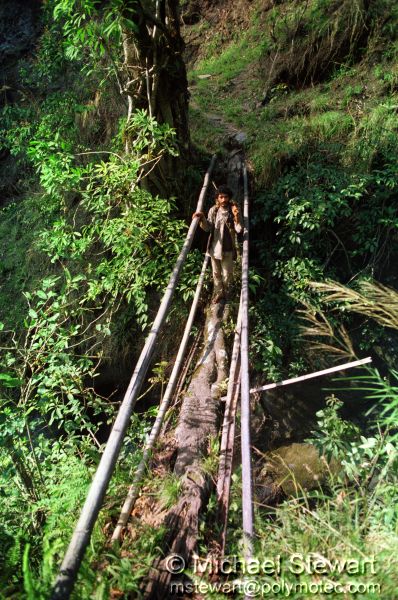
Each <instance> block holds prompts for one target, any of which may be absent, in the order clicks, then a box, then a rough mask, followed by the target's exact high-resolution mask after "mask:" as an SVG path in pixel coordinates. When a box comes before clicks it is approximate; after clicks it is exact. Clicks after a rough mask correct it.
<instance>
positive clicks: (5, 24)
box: [0, 0, 42, 105]
mask: <svg viewBox="0 0 398 600" xmlns="http://www.w3.org/2000/svg"><path fill="white" fill-rule="evenodd" d="M41 7H42V2H41V1H40V0H37V1H34V0H3V2H2V3H1V4H0V64H1V65H2V69H1V72H0V91H1V94H0V105H4V104H5V103H10V102H13V101H15V99H16V96H17V90H16V88H17V86H18V70H19V67H18V60H19V59H20V58H21V57H22V56H24V55H26V54H28V53H29V52H31V51H32V49H33V47H34V45H35V42H36V39H37V36H38V34H39V32H40V27H41V23H40V14H41Z"/></svg>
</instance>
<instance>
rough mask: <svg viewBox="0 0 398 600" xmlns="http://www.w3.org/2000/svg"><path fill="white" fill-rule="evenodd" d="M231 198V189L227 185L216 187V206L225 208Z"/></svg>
mask: <svg viewBox="0 0 398 600" xmlns="http://www.w3.org/2000/svg"><path fill="white" fill-rule="evenodd" d="M231 200H232V190H231V189H230V188H229V187H228V186H227V185H220V187H219V188H217V194H216V202H217V204H218V206H222V207H224V208H226V207H227V206H228V204H229V203H230V202H231Z"/></svg>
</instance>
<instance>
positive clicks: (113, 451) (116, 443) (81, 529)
mask: <svg viewBox="0 0 398 600" xmlns="http://www.w3.org/2000/svg"><path fill="white" fill-rule="evenodd" d="M215 160H216V157H215V155H214V156H213V157H212V160H211V163H210V166H209V168H208V170H207V173H206V176H205V179H204V183H203V187H202V190H201V192H200V196H199V200H198V205H197V208H196V212H201V211H202V210H203V205H204V200H205V196H206V192H207V188H208V185H209V181H210V176H211V172H212V170H213V167H214V163H215ZM198 220H199V219H198V217H195V219H193V220H192V223H191V225H190V227H189V230H188V233H187V236H186V238H185V242H184V245H183V247H182V249H181V252H180V255H179V257H178V259H177V262H176V264H175V266H174V269H173V272H172V274H171V277H170V280H169V284H168V286H167V288H166V291H165V293H164V295H163V298H162V302H161V304H160V306H159V310H158V313H157V315H156V318H155V321H154V322H153V325H152V329H151V331H150V333H149V335H148V337H147V340H146V342H145V346H144V348H143V349H142V352H141V355H140V357H139V359H138V362H137V365H136V367H135V370H134V372H133V375H132V378H131V380H130V384H129V386H128V388H127V391H126V394H125V396H124V398H123V402H122V404H121V406H120V409H119V412H118V415H117V417H116V420H115V423H114V425H113V428H112V431H111V433H110V435H109V438H108V442H107V444H106V446H105V450H104V453H103V455H102V457H101V461H100V463H99V465H98V468H97V471H96V473H95V475H94V478H93V481H92V483H91V487H90V490H89V492H88V495H87V498H86V501H85V503H84V506H83V509H82V511H81V513H80V517H79V520H78V523H77V525H76V527H75V530H74V532H73V535H72V539H71V541H70V544H69V547H68V549H67V551H66V554H65V557H64V560H63V561H62V565H61V568H60V571H59V573H58V576H57V579H56V581H55V585H54V588H53V592H52V596H51V598H52V600H67V599H68V598H69V597H70V594H71V592H72V590H73V586H74V584H75V580H76V577H77V573H78V570H79V567H80V564H81V561H82V560H83V556H84V552H85V550H86V547H87V545H88V543H89V541H90V537H91V533H92V530H93V527H94V524H95V522H96V520H97V517H98V513H99V511H100V509H101V505H102V502H103V499H104V497H105V493H106V490H107V487H108V484H109V481H110V478H111V476H112V473H113V471H114V468H115V465H116V461H117V458H118V456H119V452H120V448H121V445H122V441H123V438H124V436H125V433H126V430H127V427H128V424H129V421H130V416H131V413H132V411H133V408H134V406H135V402H136V400H137V397H138V394H139V391H140V388H141V385H142V383H143V380H144V377H145V375H146V372H147V370H148V367H149V364H150V361H151V358H152V355H153V352H154V349H155V343H156V340H157V336H158V334H159V331H160V328H161V326H162V325H163V323H164V321H165V318H166V315H167V312H168V309H169V307H170V304H171V300H172V297H173V294H174V291H175V289H176V286H177V282H178V279H179V275H180V273H181V270H182V267H183V264H184V262H185V259H186V257H187V255H188V252H189V250H190V248H191V244H192V241H193V237H194V235H195V231H196V228H197V225H198Z"/></svg>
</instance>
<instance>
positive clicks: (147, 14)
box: [122, 0, 189, 150]
mask: <svg viewBox="0 0 398 600" xmlns="http://www.w3.org/2000/svg"><path fill="white" fill-rule="evenodd" d="M124 16H125V18H126V19H128V20H129V21H130V22H132V23H134V27H128V26H127V25H125V26H124V29H123V31H122V35H123V50H124V71H125V77H126V80H127V81H126V85H125V89H126V92H127V95H128V96H129V98H131V99H132V102H130V106H132V107H134V108H141V109H147V110H148V113H149V114H150V115H151V116H153V117H154V118H155V119H156V120H157V122H158V123H168V124H169V125H170V126H171V127H173V128H174V129H175V130H176V133H177V142H178V145H179V147H180V150H187V149H188V147H189V132H188V118H187V114H188V82H187V75H186V69H185V64H184V61H183V57H182V52H183V50H184V42H183V39H182V37H181V33H180V24H179V3H178V0H147V1H145V2H144V0H141V1H140V0H139V1H134V2H131V3H130V6H129V5H128V4H127V6H126V7H125V9H124ZM125 22H126V21H125Z"/></svg>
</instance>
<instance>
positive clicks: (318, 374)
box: [250, 356, 372, 394]
mask: <svg viewBox="0 0 398 600" xmlns="http://www.w3.org/2000/svg"><path fill="white" fill-rule="evenodd" d="M371 362H372V359H371V357H370V356H368V357H367V358H362V359H361V360H355V361H353V362H349V363H345V364H343V365H337V366H336V367H329V368H328V369H323V371H315V372H314V373H308V374H307V375H300V376H299V377H293V378H292V379H284V380H283V381H278V383H267V385H263V386H261V387H258V388H252V389H251V390H250V393H251V394H254V392H263V391H264V390H272V389H274V388H277V387H281V386H282V385H290V384H291V383H298V382H299V381H305V380H307V379H313V378H314V377H322V375H329V374H330V373H336V372H337V371H344V370H345V369H352V368H353V367H359V366H360V365H366V364H367V363H371Z"/></svg>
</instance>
